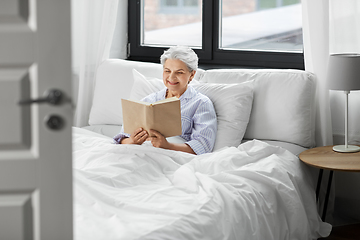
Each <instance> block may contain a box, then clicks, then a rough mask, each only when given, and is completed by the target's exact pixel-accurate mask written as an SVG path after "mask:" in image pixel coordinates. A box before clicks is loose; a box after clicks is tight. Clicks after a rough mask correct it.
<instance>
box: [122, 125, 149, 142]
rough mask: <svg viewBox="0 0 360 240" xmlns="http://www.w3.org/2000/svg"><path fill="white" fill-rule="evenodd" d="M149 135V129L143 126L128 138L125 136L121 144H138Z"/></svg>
mask: <svg viewBox="0 0 360 240" xmlns="http://www.w3.org/2000/svg"><path fill="white" fill-rule="evenodd" d="M148 137H149V134H148V132H147V131H145V130H144V129H142V128H138V129H136V130H135V131H134V132H133V133H132V134H131V135H130V137H128V138H123V139H122V140H121V142H120V143H121V144H138V145H141V144H143V142H145V140H146V139H147V138H148Z"/></svg>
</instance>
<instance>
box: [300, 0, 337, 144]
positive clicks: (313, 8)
mask: <svg viewBox="0 0 360 240" xmlns="http://www.w3.org/2000/svg"><path fill="white" fill-rule="evenodd" d="M302 7H303V39H304V60H305V70H306V71H309V72H312V73H314V74H315V75H316V77H317V89H316V103H315V104H316V133H315V134H316V143H317V146H325V145H331V144H332V142H333V140H332V126H331V117H330V116H331V114H330V104H329V102H330V101H329V90H328V89H327V86H326V75H327V62H328V58H329V1H328V0H303V1H302Z"/></svg>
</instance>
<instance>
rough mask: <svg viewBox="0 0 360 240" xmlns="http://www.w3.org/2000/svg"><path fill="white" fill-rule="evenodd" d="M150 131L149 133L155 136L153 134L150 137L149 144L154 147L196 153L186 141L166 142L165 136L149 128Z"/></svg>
mask: <svg viewBox="0 0 360 240" xmlns="http://www.w3.org/2000/svg"><path fill="white" fill-rule="evenodd" d="M150 133H151V134H152V135H155V136H153V137H150V140H151V144H152V145H153V146H154V147H157V148H164V149H169V150H176V151H181V152H187V153H192V154H196V153H195V152H194V151H193V150H192V148H191V147H190V146H189V145H187V144H186V143H170V142H168V141H167V140H166V138H165V137H164V136H163V135H162V134H161V133H159V132H158V131H155V130H150Z"/></svg>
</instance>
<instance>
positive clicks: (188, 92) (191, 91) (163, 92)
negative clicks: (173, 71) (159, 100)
mask: <svg viewBox="0 0 360 240" xmlns="http://www.w3.org/2000/svg"><path fill="white" fill-rule="evenodd" d="M166 92H167V88H164V89H162V90H161V96H163V98H164V99H165V98H166ZM195 95H196V90H195V89H194V88H193V87H192V86H190V85H188V86H187V89H186V91H185V92H184V93H183V94H182V95H181V96H180V98H179V99H180V100H182V99H189V98H192V97H194V96H195Z"/></svg>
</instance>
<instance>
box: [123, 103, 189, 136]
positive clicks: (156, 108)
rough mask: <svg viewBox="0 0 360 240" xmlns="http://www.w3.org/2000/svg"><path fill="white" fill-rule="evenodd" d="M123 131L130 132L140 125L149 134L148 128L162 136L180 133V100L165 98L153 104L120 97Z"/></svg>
mask: <svg viewBox="0 0 360 240" xmlns="http://www.w3.org/2000/svg"><path fill="white" fill-rule="evenodd" d="M121 103H122V111H123V124H124V132H125V133H128V134H132V133H133V132H134V131H135V130H136V129H138V128H140V127H142V128H143V129H144V130H146V131H147V132H148V133H149V134H150V129H154V130H157V131H158V132H160V133H161V134H162V135H164V137H172V136H178V135H181V133H182V129H181V110H180V100H179V99H178V98H176V97H173V98H167V99H164V100H161V101H158V102H155V103H153V104H150V103H146V102H141V101H133V100H126V99H121Z"/></svg>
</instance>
